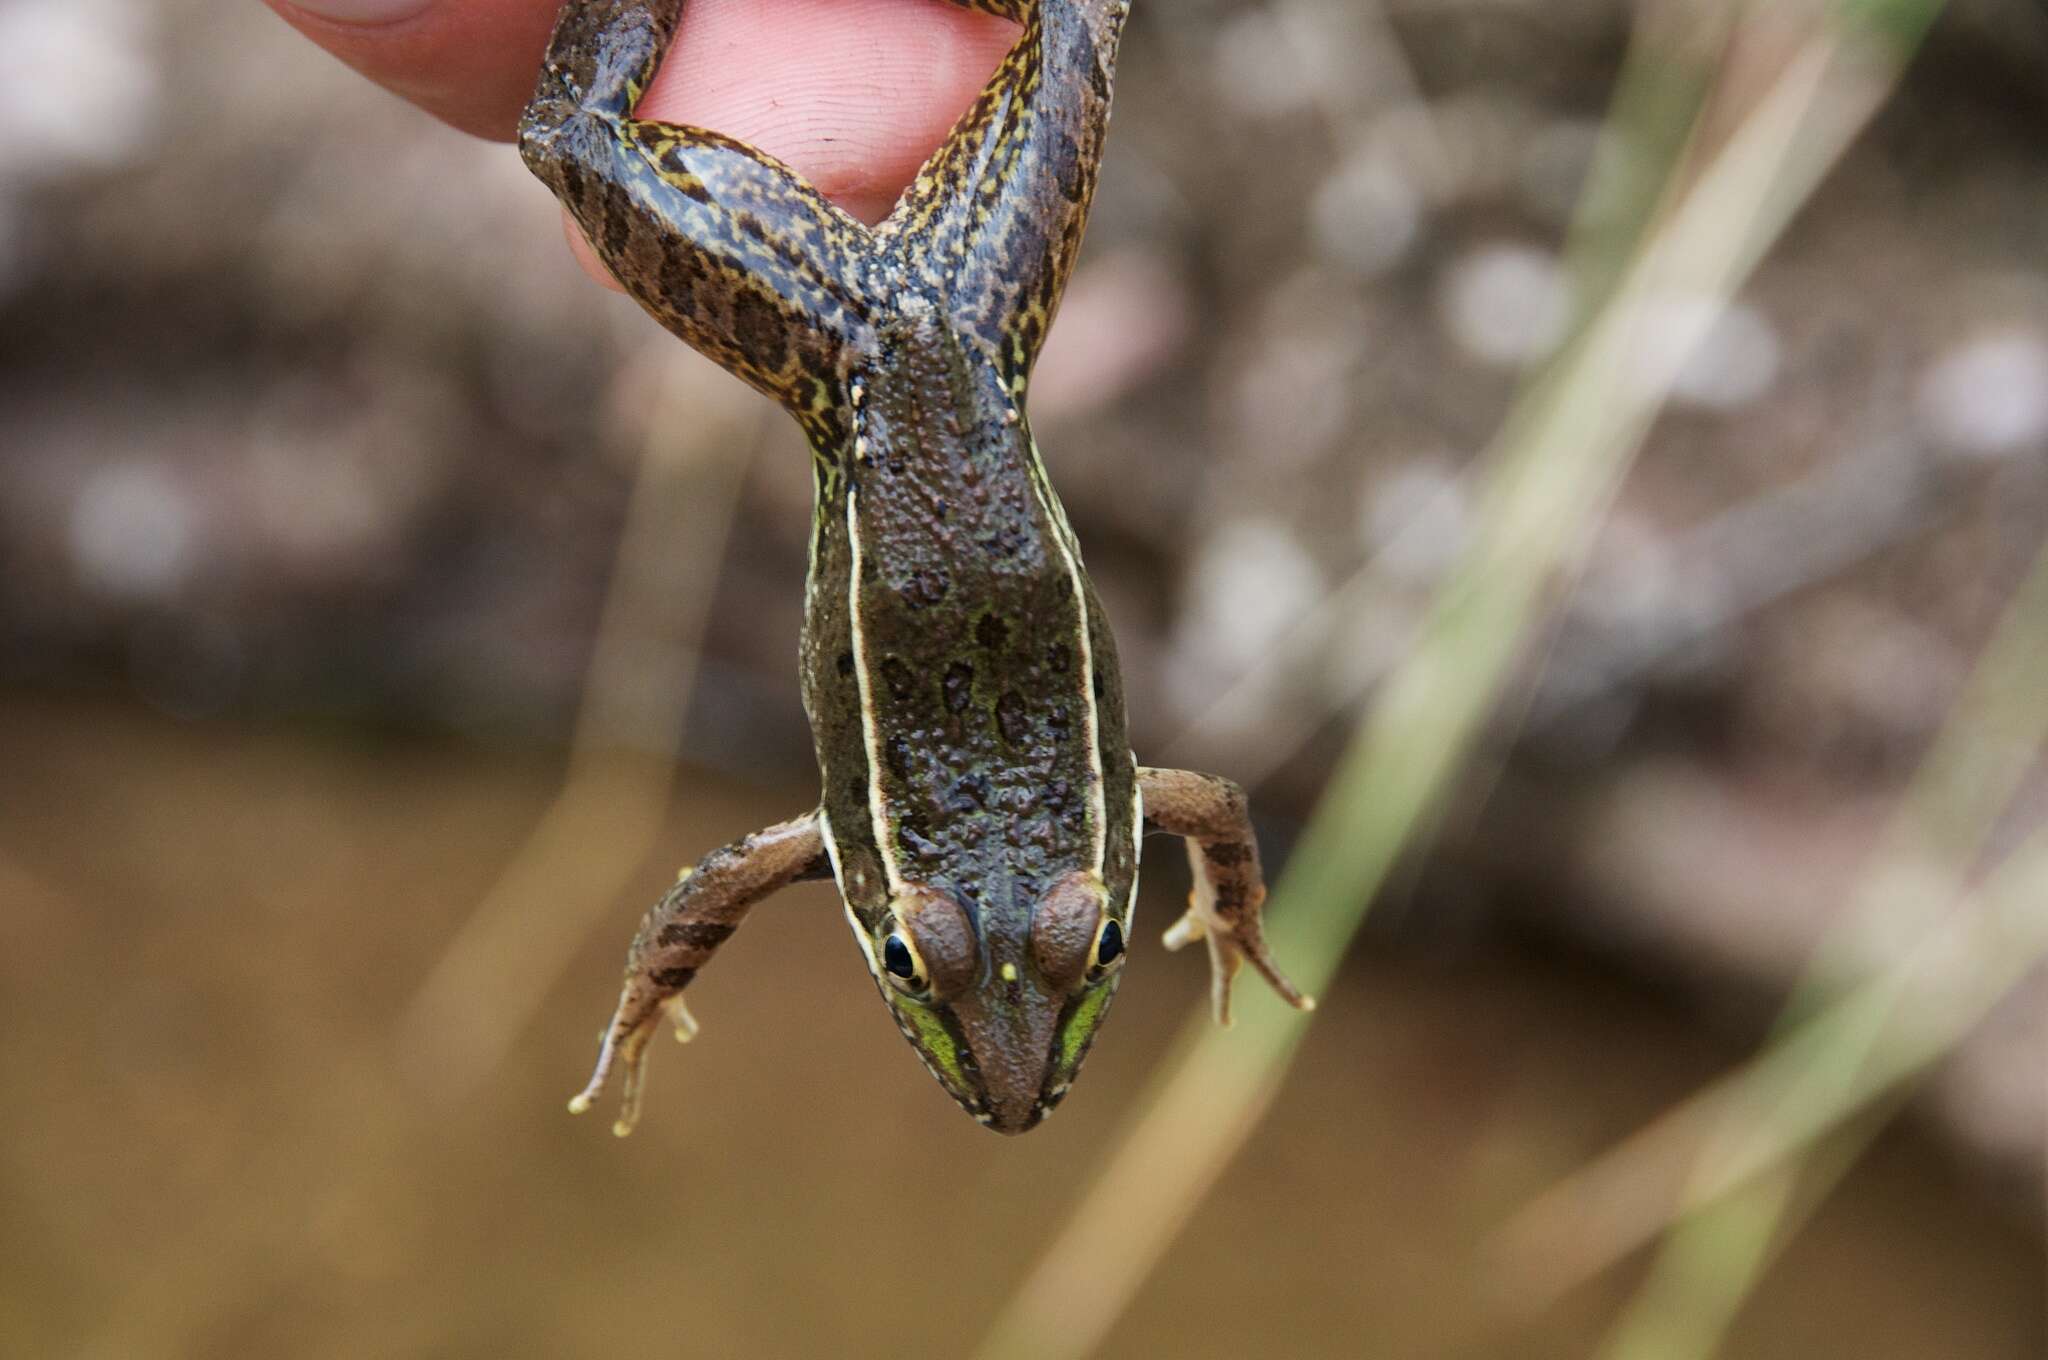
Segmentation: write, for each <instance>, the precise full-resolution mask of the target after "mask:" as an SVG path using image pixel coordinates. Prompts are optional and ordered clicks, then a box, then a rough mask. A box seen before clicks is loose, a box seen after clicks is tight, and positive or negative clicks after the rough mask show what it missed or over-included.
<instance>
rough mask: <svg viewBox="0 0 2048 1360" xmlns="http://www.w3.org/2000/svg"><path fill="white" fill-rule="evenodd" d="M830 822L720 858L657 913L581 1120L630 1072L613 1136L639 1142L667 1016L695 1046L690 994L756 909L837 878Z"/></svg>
mask: <svg viewBox="0 0 2048 1360" xmlns="http://www.w3.org/2000/svg"><path fill="white" fill-rule="evenodd" d="M820 820H821V819H820V818H819V815H818V814H817V813H815V812H811V813H806V814H805V815H804V816H802V817H798V818H797V819H795V820H794V821H788V822H781V823H778V824H777V825H775V826H771V827H769V828H768V829H767V830H765V831H757V832H755V833H754V834H753V835H751V836H748V837H746V838H744V839H742V840H737V841H734V842H733V843H732V844H731V845H728V846H724V847H722V848H721V849H717V850H714V851H712V852H711V853H710V854H708V855H706V856H705V857H704V858H703V859H701V860H699V861H698V862H697V867H696V868H694V869H686V870H684V871H683V874H682V876H681V877H680V878H678V879H677V880H676V885H675V886H674V887H673V888H670V889H669V890H668V894H667V895H666V896H664V897H663V898H662V899H661V901H659V902H657V903H655V905H654V907H653V909H652V910H650V911H649V912H648V913H647V915H646V917H645V919H643V920H642V921H641V922H640V933H639V934H637V935H635V936H634V937H633V949H632V952H631V953H630V954H628V955H627V956H626V981H625V985H624V987H623V988H622V989H621V990H620V992H619V1008H618V1010H617V1011H616V1012H615V1013H614V1014H613V1015H612V1020H611V1024H610V1025H608V1026H606V1028H605V1034H604V1044H603V1047H602V1048H600V1049H599V1050H598V1055H597V1070H596V1071H595V1072H593V1073H591V1076H590V1083H589V1085H587V1086H585V1087H584V1088H583V1090H582V1091H580V1092H578V1093H577V1095H576V1098H575V1099H574V1100H571V1101H570V1102H569V1108H570V1109H571V1110H572V1111H574V1112H576V1113H577V1114H581V1113H583V1112H584V1111H585V1110H587V1109H589V1108H590V1105H591V1102H592V1101H594V1100H596V1099H597V1097H598V1094H599V1093H600V1092H602V1091H603V1090H604V1084H605V1080H606V1078H607V1077H609V1076H610V1075H611V1070H612V1066H613V1064H614V1063H615V1062H622V1063H624V1064H625V1067H626V1091H625V1101H624V1104H623V1105H622V1107H621V1108H620V1111H619V1118H618V1122H617V1123H615V1124H613V1125H612V1131H613V1132H614V1133H617V1134H619V1135H620V1136H621V1137H623V1136H624V1135H626V1134H628V1133H630V1132H632V1129H633V1125H634V1123H635V1122H636V1121H637V1120H638V1119H639V1117H640V1094H641V1091H642V1089H643V1085H642V1076H641V1073H642V1068H643V1066H644V1065H645V1063H646V1061H647V1041H648V1039H650V1038H651V1037H653V1034H654V1031H655V1029H656V1027H657V1026H658V1025H659V1024H660V1021H661V1016H662V1013H663V1012H664V1011H666V1012H667V1013H668V1015H669V1017H670V1019H671V1020H672V1022H673V1023H674V1025H675V1028H676V1037H677V1038H679V1039H683V1040H688V1039H689V1038H690V1037H691V1036H692V1035H694V1034H695V1033H696V1032H697V1022H696V1021H695V1020H694V1019H692V1018H691V1016H690V1012H689V1011H688V1009H686V1008H685V1007H684V1005H683V995H682V993H683V988H685V987H687V986H689V985H690V980H691V979H692V978H694V977H696V976H697V970H698V969H700V968H702V967H703V966H704V965H705V964H706V963H707V962H709V961H710V959H711V956H712V955H713V954H714V953H716V952H717V951H718V946H720V945H722V944H724V943H725V942H726V940H727V939H728V938H729V937H730V936H731V935H732V933H733V931H735V930H737V929H738V928H739V924H740V922H741V921H742V920H744V919H745V918H746V915H747V912H748V911H749V910H750V909H751V908H752V907H753V905H754V904H755V903H756V902H759V901H760V900H761V899H762V898H764V897H766V896H768V895H769V894H770V893H772V892H774V891H775V890H776V889H778V888H782V887H785V886H787V885H789V884H791V883H799V882H802V881H804V880H805V879H813V878H829V877H831V875H832V863H831V860H830V859H829V858H828V857H827V855H826V852H825V834H824V828H823V827H822V825H821V824H820Z"/></svg>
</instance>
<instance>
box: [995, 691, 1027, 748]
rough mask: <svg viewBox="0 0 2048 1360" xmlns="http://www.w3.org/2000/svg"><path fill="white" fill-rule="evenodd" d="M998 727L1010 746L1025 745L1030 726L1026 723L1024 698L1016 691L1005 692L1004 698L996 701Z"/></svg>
mask: <svg viewBox="0 0 2048 1360" xmlns="http://www.w3.org/2000/svg"><path fill="white" fill-rule="evenodd" d="M996 727H997V728H998V729H999V730H1000V731H1001V732H1002V734H1003V740H1004V741H1007V742H1009V743H1010V745H1012V746H1022V745H1023V744H1024V738H1025V736H1026V734H1027V732H1028V731H1029V724H1028V723H1027V722H1026V721H1025V714H1024V696H1023V695H1021V694H1019V693H1017V691H1016V690H1013V689H1009V690H1004V691H1003V697H1002V698H1000V699H998V700H996Z"/></svg>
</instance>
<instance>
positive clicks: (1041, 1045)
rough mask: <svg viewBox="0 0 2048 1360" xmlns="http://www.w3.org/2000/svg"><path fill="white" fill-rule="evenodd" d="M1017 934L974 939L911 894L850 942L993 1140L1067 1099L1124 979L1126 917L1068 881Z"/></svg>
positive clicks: (943, 910) (921, 895) (1078, 881)
mask: <svg viewBox="0 0 2048 1360" xmlns="http://www.w3.org/2000/svg"><path fill="white" fill-rule="evenodd" d="M1020 905H1021V904H1020ZM1017 924H1019V925H1020V926H1022V927H1023V928H1022V929H1007V928H1000V926H999V924H998V923H996V922H986V921H985V922H982V923H980V925H981V928H979V929H977V922H976V920H975V918H974V917H973V916H971V915H970V914H969V912H968V911H967V909H966V908H965V907H963V906H962V905H961V904H960V903H958V902H956V901H954V900H953V899H952V898H951V897H949V896H948V895H946V894H945V893H942V892H939V891H936V890H934V889H932V888H929V887H925V886H921V885H910V886H907V887H906V888H905V889H904V891H903V892H902V893H900V894H899V895H897V896H896V897H895V898H894V899H892V900H891V902H890V904H889V910H888V911H887V912H885V913H882V914H881V915H880V916H879V918H878V919H877V921H876V924H875V926H874V928H873V930H872V932H871V933H870V932H862V940H861V944H862V947H863V948H864V949H865V950H866V951H867V954H868V959H869V963H870V966H871V967H872V969H873V971H874V974H875V979H876V981H877V982H878V983H879V984H880V986H881V989H882V996H883V998H884V999H885V1000H886V1001H887V1002H888V1003H889V1009H890V1010H891V1011H893V1012H894V1013H895V1015H896V1023H897V1025H898V1026H899V1027H900V1028H901V1029H902V1030H903V1035H904V1037H905V1038H907V1039H909V1040H910V1043H911V1046H912V1047H914V1048H916V1049H917V1051H918V1054H919V1056H921V1057H922V1058H923V1059H924V1062H925V1066H926V1067H929V1068H930V1069H931V1072H932V1075H933V1076H935V1077H937V1078H938V1079H939V1082H940V1084H941V1085H943V1086H944V1087H945V1088H946V1090H947V1091H949V1092H950V1093H951V1094H952V1096H953V1099H955V1100H957V1101H959V1102H960V1106H961V1108H962V1109H964V1110H966V1111H967V1112H968V1113H969V1114H971V1115H973V1116H974V1117H975V1119H977V1120H979V1121H980V1122H981V1123H983V1124H985V1125H987V1126H988V1127H989V1128H992V1129H994V1130H996V1131H997V1132H998V1133H1023V1132H1024V1131H1025V1130H1026V1129H1030V1128H1033V1127H1035V1126H1036V1125H1037V1123H1038V1121H1039V1120H1041V1119H1043V1118H1044V1117H1045V1113H1046V1111H1048V1110H1050V1109H1051V1108H1052V1107H1053V1106H1054V1105H1057V1104H1058V1103H1059V1101H1060V1098H1061V1097H1062V1096H1064V1095H1065V1094H1066V1093H1067V1087H1068V1086H1069V1085H1071V1084H1072V1082H1073V1080H1074V1074H1075V1073H1076V1072H1077V1071H1079V1070H1080V1067H1081V1060H1082V1058H1084V1057H1085V1056H1087V1053H1088V1045H1089V1043H1090V1042H1091V1041H1092V1040H1093V1039H1094V1037H1095V1031H1096V1029H1097V1028H1098V1027H1099V1026H1100V1025H1101V1024H1102V1018H1103V1016H1104V1014H1105V1013H1106V1012H1107V1011H1108V1009H1109V999H1110V997H1111V996H1112V995H1113V994H1114V993H1115V991H1116V983H1117V978H1118V977H1119V976H1120V975H1121V974H1122V972H1123V958H1124V941H1125V938H1126V935H1127V932H1128V930H1129V927H1130V906H1129V902H1128V901H1125V902H1121V903H1116V902H1112V901H1111V895H1110V892H1109V890H1108V889H1107V888H1106V887H1105V886H1104V884H1103V881H1102V880H1101V879H1100V878H1099V877H1097V876H1096V875H1095V874H1093V873H1090V872H1087V871H1085V870H1076V871H1074V872H1071V873H1068V874H1066V875H1065V876H1063V877H1061V878H1059V879H1058V880H1056V881H1055V882H1054V883H1053V885H1052V887H1051V888H1050V889H1048V890H1047V891H1046V892H1044V893H1043V894H1042V895H1040V896H1039V897H1038V898H1037V900H1036V901H1035V902H1032V903H1031V904H1030V907H1029V918H1028V920H1027V921H1020V922H1018V923H1017ZM859 929H860V927H858V926H856V930H859Z"/></svg>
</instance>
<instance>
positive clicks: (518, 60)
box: [265, 0, 1015, 216]
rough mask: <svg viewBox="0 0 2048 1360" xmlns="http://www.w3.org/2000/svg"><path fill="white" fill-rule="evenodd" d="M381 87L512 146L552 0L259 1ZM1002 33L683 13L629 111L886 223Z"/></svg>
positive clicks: (970, 26) (777, 13)
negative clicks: (707, 139)
mask: <svg viewBox="0 0 2048 1360" xmlns="http://www.w3.org/2000/svg"><path fill="white" fill-rule="evenodd" d="M265 3H267V4H269V5H270V7H271V8H272V9H274V10H276V11H277V12H278V13H279V14H280V15H282V16H283V17H284V18H285V19H286V21H287V22H289V23H291V24H292V25H293V26H295V27H296V28H298V29H299V30H300V31H301V32H303V33H305V34H306V35H307V36H308V37H310V38H312V39H313V41H315V42H317V43H319V44H320V45H321V46H323V47H325V48H327V49H328V50H329V51H330V52H332V53H334V54H335V55H336V56H338V57H340V58H341V59H342V60H343V61H345V62H347V63H348V64H349V65H351V66H353V67H355V68H356V69H357V70H359V71H361V72H363V74H365V75H367V76H369V77H370V78H371V79H372V80H375V81H376V82H377V83H379V84H380V85H383V86H385V87H386V88H387V89H390V90H393V91H395V92H397V93H398V94H400V95H402V96H404V97H405V98H407V99H410V100H412V101H413V102H414V103H416V104H419V105H420V106H421V107H423V108H425V109H427V110H428V111H430V112H432V113H434V114H435V115H437V116H438V117H440V118H443V119H445V120H446V121H448V122H450V123H453V124H454V125H455V126H457V127H459V128H462V129H464V130H466V131H469V132H473V133H476V134H477V135H479V136H484V137H495V138H507V137H510V136H511V135H512V129H513V126H514V124H515V123H516V122H517V120H518V116H519V109H520V107H521V106H522V105H523V104H524V103H525V102H526V99H527V97H528V96H529V95H530V94H531V93H532V91H533V84H534V78H535V76H536V74H537V73H538V71H539V69H540V60H541V53H542V51H543V50H544V49H545V48H546V45H547V34H548V29H549V26H550V25H551V24H552V23H553V21H554V16H555V12H556V10H557V8H558V5H557V2H556V0H265ZM1014 36H1015V29H1014V28H1013V27H1011V26H1010V25H1008V24H1006V23H1004V22H1003V21H1001V20H999V19H992V18H990V17H989V16H987V15H985V14H976V13H971V12H969V11H966V10H963V9H959V8H956V7H955V6H952V5H947V4H940V3H937V2H936V0H775V3H763V2H762V0H693V2H692V3H690V4H688V5H686V7H685V11H684V16H683V25H682V31H681V32H680V33H679V34H678V35H677V41H676V44H675V47H674V50H673V51H672V52H671V54H670V58H669V60H668V61H666V62H665V63H664V64H663V66H662V70H661V73H660V75H659V76H658V77H657V78H656V80H655V82H654V85H653V87H652V88H651V89H650V90H649V92H648V95H647V97H646V98H645V99H644V100H643V101H642V102H641V112H642V114H643V115H644V116H646V117H650V118H661V119H666V120H669V121H672V122H685V123H693V124H697V125H699V126H703V127H710V128H714V129H716V130H717V131H720V132H723V133H726V134H728V135H730V136H733V137H737V138H739V139H740V140H742V141H745V142H750V143H752V144H753V145H755V146H758V147H759V148H761V149H762V150H763V151H766V152H767V153H768V154H770V155H772V156H775V157H776V158H778V159H780V160H783V161H786V162H788V163H789V164H790V165H792V166H794V167H795V168H796V169H797V171H798V172H799V173H801V174H803V175H804V176H805V177H806V178H807V179H809V180H811V181H812V182H813V183H814V184H816V185H817V186H818V187H819V188H820V189H821V190H822V191H824V192H825V193H826V194H827V195H828V196H829V197H832V198H834V199H836V200H838V201H840V202H841V203H842V205H844V206H847V207H849V208H850V209H852V210H854V211H856V212H859V213H861V214H863V215H870V216H872V215H877V210H878V209H883V210H885V209H886V207H887V204H888V202H889V200H890V199H892V198H893V197H894V195H895V193H896V192H897V190H899V189H900V188H901V187H902V186H903V185H904V184H906V183H908V182H909V180H910V177H911V176H912V175H913V174H915V173H916V171H917V167H918V165H919V164H920V163H921V162H922V161H923V159H924V157H925V156H926V155H927V154H928V153H929V152H930V151H931V149H932V148H933V147H934V146H936V145H937V144H938V143H939V141H940V140H941V139H943V138H944V136H945V134H946V130H947V129H948V128H949V127H950V126H951V125H952V123H953V121H954V119H955V118H957V117H958V116H959V114H960V112H961V111H962V110H963V109H965V108H966V107H967V105H968V103H969V102H970V101H971V100H972V99H973V97H974V94H975V92H976V91H977V90H978V89H979V88H980V86H981V84H982V83H983V82H984V81H985V80H986V79H987V78H988V74H989V72H990V71H992V70H993V69H994V68H995V64H996V62H997V61H998V60H999V59H1000V58H1001V56H1002V53H1003V51H1004V49H1005V48H1006V47H1007V46H1008V44H1009V43H1010V41H1011V40H1012V38H1013V37H1014Z"/></svg>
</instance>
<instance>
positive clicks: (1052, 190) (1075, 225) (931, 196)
mask: <svg viewBox="0 0 2048 1360" xmlns="http://www.w3.org/2000/svg"><path fill="white" fill-rule="evenodd" d="M953 3H954V4H956V5H960V6H961V7H963V8H966V9H975V10H982V11H985V12H987V13H990V14H997V15H1001V16H1003V17H1004V18H1007V19H1014V20H1017V21H1018V22H1020V23H1022V24H1023V25H1024V31H1023V32H1022V33H1021V34H1020V35H1019V36H1018V39H1017V42H1016V44H1015V45H1014V46H1013V47H1012V48H1011V49H1010V52H1009V54H1008V55H1007V56H1006V57H1005V58H1004V59H1003V62H1002V65H1000V66H999V67H997V68H996V71H995V74H994V75H993V76H991V77H990V78H989V82H988V85H987V86H986V88H984V89H983V91H982V93H981V95H980V97H979V98H977V99H976V100H975V102H974V104H973V106H972V107H971V108H969V109H968V111H967V112H966V113H965V114H964V115H962V117H961V119H960V121H959V122H958V123H957V124H955V126H954V128H953V131H952V134H951V135H950V136H949V137H948V138H947V139H946V141H945V143H944V144H943V145H942V146H941V147H940V148H939V149H938V150H937V151H936V152H934V153H933V154H932V157H931V159H930V160H928V161H927V162H925V165H924V168H923V169H922V170H921V171H920V172H919V173H918V176H917V179H916V180H915V181H914V182H913V183H912V185H911V187H910V189H909V190H908V191H907V192H906V193H905V194H904V196H903V199H902V201H901V202H900V203H899V204H898V205H897V207H896V210H895V212H893V213H892V214H891V215H890V216H889V219H888V220H887V221H885V222H884V223H883V224H882V225H881V227H880V228H878V229H877V231H876V236H877V238H878V240H879V241H880V242H881V243H882V244H883V245H884V247H885V248H886V249H887V250H889V251H890V252H892V254H893V256H894V258H895V259H897V260H898V261H900V262H901V263H902V265H903V267H904V268H905V270H906V272H908V273H909V274H911V275H912V277H914V278H918V279H920V280H921V281H922V282H923V283H924V284H926V286H928V287H930V288H931V289H932V290H933V291H934V292H936V293H937V294H939V295H940V296H943V297H945V298H947V299H949V301H950V304H951V308H952V313H953V318H954V322H955V325H956V326H958V327H959V328H960V329H961V330H963V331H966V332H968V333H969V334H972V335H975V336H977V337H979V338H980V339H981V340H982V341H983V343H984V344H985V345H987V347H988V349H989V351H990V352H991V354H992V355H993V356H994V358H995V360H996V363H997V365H998V368H999V371H1000V372H1001V373H1002V375H1003V379H1004V382H1005V384H1006V385H1007V386H1008V387H1009V388H1010V390H1011V391H1012V393H1013V394H1016V395H1018V396H1021V395H1022V392H1023V389H1024V384H1025V382H1026V381H1027V380H1028V379H1029V377H1030V373H1031V366H1032V364H1033V363H1034V362H1036V360H1037V358H1038V351H1039V347H1040V346H1041V345H1042V344H1043V343H1044V341H1045V334H1046V331H1047V330H1048V329H1049V328H1050V327H1051V325H1052V318H1053V313H1054V311H1055V310H1057V308H1058V307H1059V300H1060V294H1061V292H1062V291H1063V290H1064V289H1065V287H1066V282H1067V275H1068V274H1069V273H1070V272H1071V271H1072V269H1073V265H1074V257H1075V255H1076V254H1077V253H1078V252H1079V251H1080V247H1081V233H1082V231H1083V229H1084V228H1085V227H1086V226H1087V222H1088V207H1089V203H1090V201H1091V200H1092V199H1093V197H1094V193H1095V168H1096V163H1097V162H1098V161H1099V160H1100V158H1101V155H1102V147H1103V143H1104V140H1105V138H1106V136H1107V134H1108V131H1109V104H1110V86H1111V83H1112V80H1113V78H1114V76H1115V72H1116V53H1117V44H1118V42H1119V40H1120V38H1121V36H1122V33H1123V25H1124V19H1125V16H1126V15H1127V14H1128V13H1129V10H1130V4H1129V0H953Z"/></svg>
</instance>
